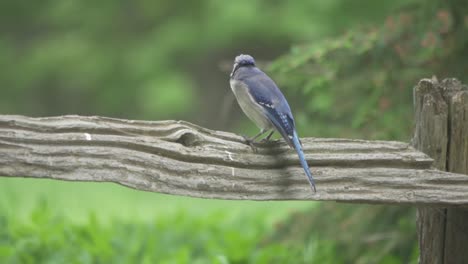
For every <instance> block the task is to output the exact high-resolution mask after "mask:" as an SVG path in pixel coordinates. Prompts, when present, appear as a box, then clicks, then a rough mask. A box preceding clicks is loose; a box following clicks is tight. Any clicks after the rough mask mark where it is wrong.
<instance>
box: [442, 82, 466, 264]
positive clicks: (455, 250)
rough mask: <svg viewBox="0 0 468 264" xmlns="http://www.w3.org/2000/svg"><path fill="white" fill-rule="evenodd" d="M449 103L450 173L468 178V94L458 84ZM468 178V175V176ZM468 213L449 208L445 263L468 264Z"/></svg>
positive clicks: (448, 160) (463, 210)
mask: <svg viewBox="0 0 468 264" xmlns="http://www.w3.org/2000/svg"><path fill="white" fill-rule="evenodd" d="M452 87H456V89H455V91H454V92H453V93H450V97H449V98H447V100H448V102H449V112H450V119H449V122H450V126H449V133H450V134H449V138H450V144H449V152H448V156H447V167H448V168H447V169H448V171H450V172H456V173H464V174H468V90H462V86H461V85H460V84H459V83H457V82H455V84H453V86H452ZM466 177H467V178H468V175H467V176H466ZM467 248H468V210H467V209H464V208H457V209H453V208H448V209H447V221H446V228H445V248H444V249H445V250H444V263H468V250H467Z"/></svg>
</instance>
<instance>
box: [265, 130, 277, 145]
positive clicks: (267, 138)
mask: <svg viewBox="0 0 468 264" xmlns="http://www.w3.org/2000/svg"><path fill="white" fill-rule="evenodd" d="M273 133H275V130H272V131H271V132H270V134H268V136H266V137H265V138H264V139H262V142H264V143H266V142H268V141H270V138H271V136H272V135H273Z"/></svg>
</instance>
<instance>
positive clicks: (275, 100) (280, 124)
mask: <svg viewBox="0 0 468 264" xmlns="http://www.w3.org/2000/svg"><path fill="white" fill-rule="evenodd" d="M229 84H230V86H231V89H232V91H233V93H234V96H235V97H236V99H237V102H238V104H239V106H240V108H241V109H242V111H243V112H244V113H245V115H246V116H247V117H248V118H249V119H250V120H252V122H254V123H255V124H256V125H257V126H258V127H259V128H260V132H259V133H258V134H257V135H255V136H253V137H252V138H248V137H244V138H245V140H246V141H247V143H248V144H249V145H251V146H252V147H253V143H255V142H257V141H256V140H257V139H258V138H260V137H261V136H262V135H264V134H265V133H267V132H270V133H269V134H268V135H267V136H266V137H265V138H264V139H263V140H265V141H268V140H270V138H271V136H272V135H273V133H274V132H275V130H276V131H277V132H278V133H280V135H281V136H282V137H283V139H284V140H285V141H286V143H287V144H288V145H289V146H290V147H292V148H294V149H295V150H296V152H297V155H298V156H299V161H300V163H301V165H302V168H303V169H304V172H305V174H306V176H307V179H308V180H309V183H310V186H311V188H312V190H313V191H314V192H316V188H315V181H314V178H313V177H312V173H311V172H310V168H309V165H308V164H307V161H306V159H305V157H304V152H303V150H302V144H301V141H300V139H299V136H298V134H297V131H296V126H295V123H294V117H293V115H292V112H291V108H290V107H289V104H288V101H287V100H286V98H285V97H284V95H283V93H282V92H281V90H280V89H279V88H278V86H277V85H276V84H275V82H274V81H273V80H272V79H271V78H270V77H269V76H268V75H267V74H265V73H264V72H263V71H262V70H260V69H259V68H258V67H257V66H256V65H255V60H254V58H253V57H252V56H250V55H246V54H241V55H239V56H236V58H235V59H234V66H233V68H232V72H231V74H230V78H229Z"/></svg>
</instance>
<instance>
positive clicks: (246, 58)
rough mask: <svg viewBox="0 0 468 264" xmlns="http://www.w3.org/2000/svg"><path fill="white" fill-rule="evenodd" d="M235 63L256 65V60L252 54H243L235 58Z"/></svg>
mask: <svg viewBox="0 0 468 264" xmlns="http://www.w3.org/2000/svg"><path fill="white" fill-rule="evenodd" d="M234 64H239V65H240V66H247V65H252V66H255V60H254V58H253V57H252V56H250V55H247V54H241V55H239V56H237V57H236V58H235V59H234Z"/></svg>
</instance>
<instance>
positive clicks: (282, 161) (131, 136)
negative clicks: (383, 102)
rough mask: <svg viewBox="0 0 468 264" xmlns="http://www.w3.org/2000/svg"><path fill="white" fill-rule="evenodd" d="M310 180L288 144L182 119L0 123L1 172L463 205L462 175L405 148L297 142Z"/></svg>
mask: <svg viewBox="0 0 468 264" xmlns="http://www.w3.org/2000/svg"><path fill="white" fill-rule="evenodd" d="M303 143H304V151H305V153H306V158H307V160H308V161H309V164H310V166H311V169H312V172H313V173H314V174H315V178H316V180H317V193H316V194H314V193H312V192H311V191H310V188H309V185H308V183H307V180H306V176H305V175H304V172H303V171H302V168H301V167H300V165H299V161H298V159H297V156H296V154H295V152H294V151H293V150H292V149H290V148H289V147H288V146H287V145H286V144H285V143H283V142H279V143H265V144H259V145H258V152H257V153H254V152H253V151H252V150H251V148H250V147H249V146H247V145H245V144H244V143H243V139H242V138H241V137H240V136H237V135H234V134H231V133H226V132H220V131H213V130H209V129H206V128H202V127H199V126H196V125H193V124H190V123H187V122H183V121H161V122H148V121H131V120H121V119H112V118H105V117H96V116H94V117H83V116H59V117H47V118H30V117H25V116H8V115H3V116H0V175H3V176H11V177H34V178H52V179H61V180H70V181H95V182H115V183H119V184H122V185H125V186H129V187H132V188H135V189H139V190H145V191H153V192H160V193H167V194H174V195H185V196H193V197H202V198H218V199H250V200H329V201H342V202H362V203H393V204H416V205H420V204H431V205H447V206H467V205H468V179H467V177H465V176H464V175H459V174H450V173H447V172H441V171H438V170H434V169H431V164H432V161H433V160H432V159H430V158H429V157H428V156H426V155H425V154H423V153H422V152H419V151H416V150H415V149H413V148H412V147H411V146H409V145H408V144H407V143H402V142H394V141H368V140H352V139H319V138H306V139H303Z"/></svg>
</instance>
